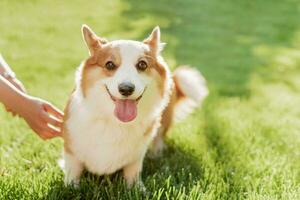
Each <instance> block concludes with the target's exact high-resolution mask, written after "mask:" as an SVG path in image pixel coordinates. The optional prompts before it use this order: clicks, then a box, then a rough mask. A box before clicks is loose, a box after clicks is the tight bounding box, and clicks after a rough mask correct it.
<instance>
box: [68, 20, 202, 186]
mask: <svg viewBox="0 0 300 200" xmlns="http://www.w3.org/2000/svg"><path fill="white" fill-rule="evenodd" d="M82 34H83V39H84V41H85V43H86V46H87V47H88V50H89V57H88V58H87V59H85V60H84V61H83V62H82V63H81V65H80V66H79V68H78V70H77V73H76V83H75V84H76V85H75V89H74V91H73V93H72V94H71V96H70V98H69V101H68V104H67V106H66V108H65V119H64V128H63V139H64V159H63V161H64V173H65V183H66V184H71V183H72V184H78V183H79V180H80V175H81V173H82V171H83V170H84V169H86V170H87V171H89V172H92V173H95V174H97V175H105V174H112V173H114V172H116V171H118V170H122V172H123V176H124V178H125V180H126V183H127V184H128V185H129V186H131V185H132V184H133V183H135V182H136V181H139V180H140V178H139V177H140V173H141V170H142V165H143V160H144V157H145V154H146V152H147V149H148V147H149V146H150V144H151V143H153V144H152V145H153V151H155V152H160V151H161V150H162V148H163V146H164V145H163V138H164V136H165V134H166V132H167V131H168V129H169V127H170V126H171V124H172V122H173V121H174V120H176V119H177V118H178V119H180V118H182V117H184V116H186V114H188V113H190V112H191V111H192V110H193V109H194V108H196V107H197V106H199V105H200V103H201V102H202V101H203V99H204V98H205V97H206V96H207V94H208V90H207V88H206V83H205V79H204V78H203V77H202V76H201V74H200V73H199V72H198V71H197V70H195V69H193V68H190V67H187V66H186V67H179V68H177V69H176V70H175V71H174V73H173V75H172V74H171V72H170V69H169V67H168V66H167V64H166V63H165V62H164V60H163V58H162V56H161V54H160V53H161V51H162V49H163V43H161V41H160V29H159V27H156V28H154V30H153V31H152V33H151V34H150V35H149V37H148V38H146V39H145V40H144V41H142V42H139V41H132V40H116V41H110V42H109V41H107V40H106V39H104V38H100V37H98V36H97V35H96V34H95V33H94V32H93V31H92V30H91V29H90V28H89V27H88V26H87V25H83V26H82Z"/></svg>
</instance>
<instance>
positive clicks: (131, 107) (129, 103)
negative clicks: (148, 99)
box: [115, 99, 137, 122]
mask: <svg viewBox="0 0 300 200" xmlns="http://www.w3.org/2000/svg"><path fill="white" fill-rule="evenodd" d="M136 104H137V103H136V101H135V100H130V99H118V100H116V101H115V105H116V107H115V116H116V117H117V118H118V119H119V120H120V121H122V122H130V121H132V120H134V118H135V117H136V115H137V106H136Z"/></svg>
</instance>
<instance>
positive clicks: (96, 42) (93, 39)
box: [81, 24, 107, 55]
mask: <svg viewBox="0 0 300 200" xmlns="http://www.w3.org/2000/svg"><path fill="white" fill-rule="evenodd" d="M81 30H82V35H83V39H84V41H85V43H86V46H87V47H88V48H89V51H90V55H94V54H95V52H96V51H97V49H99V48H101V46H102V45H103V44H105V43H107V41H106V40H105V39H102V38H100V37H98V36H97V35H96V33H94V32H93V31H92V29H91V28H90V27H88V26H87V25H85V24H83V25H82V28H81Z"/></svg>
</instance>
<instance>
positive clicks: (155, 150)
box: [149, 140, 166, 158]
mask: <svg viewBox="0 0 300 200" xmlns="http://www.w3.org/2000/svg"><path fill="white" fill-rule="evenodd" d="M165 149H166V145H165V143H164V141H163V140H159V141H156V142H155V143H153V145H152V147H151V148H150V152H149V157H150V158H157V157H161V156H162V155H163V151H164V150H165Z"/></svg>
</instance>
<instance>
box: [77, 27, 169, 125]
mask: <svg viewBox="0 0 300 200" xmlns="http://www.w3.org/2000/svg"><path fill="white" fill-rule="evenodd" d="M82 33H83V38H84V40H85V42H86V45H87V47H88V49H89V53H90V57H89V58H88V59H87V60H86V61H85V63H84V66H83V69H82V73H81V81H80V84H81V89H82V93H83V96H84V97H86V98H97V99H94V101H105V100H107V99H109V102H110V103H108V104H113V107H114V109H113V111H112V112H113V113H114V115H115V117H117V119H119V120H120V121H122V122H130V121H132V120H134V119H135V118H136V116H137V114H138V113H139V112H138V111H139V107H141V105H140V104H142V105H143V107H147V106H148V107H149V108H150V107H151V106H152V104H153V103H154V102H155V101H157V100H158V98H160V99H163V97H164V95H165V93H166V87H167V84H166V83H167V81H166V79H167V76H168V67H167V66H166V65H165V64H164V62H163V60H162V58H161V57H160V51H161V50H162V43H161V42H160V30H159V28H158V27H156V28H154V30H153V31H152V33H151V34H150V36H149V37H148V38H146V39H145V40H144V41H142V42H138V41H131V40H116V41H112V42H108V41H107V40H105V39H103V38H100V37H98V36H97V35H96V34H95V33H94V32H93V31H92V30H91V29H90V28H89V27H88V26H86V25H83V26H82ZM99 98H102V99H99ZM102 106H108V107H109V106H110V105H102ZM141 112H142V111H141Z"/></svg>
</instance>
